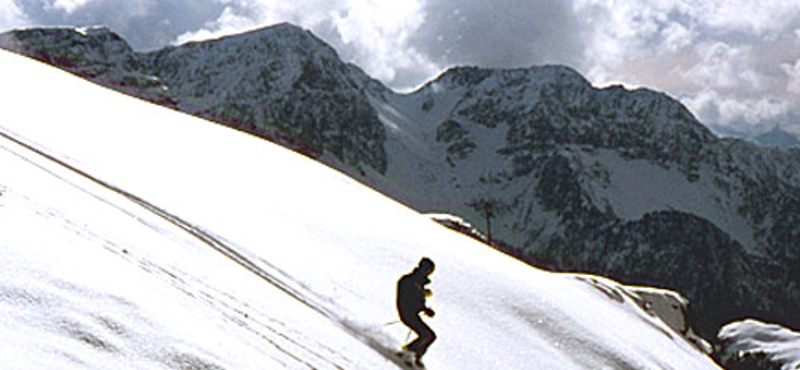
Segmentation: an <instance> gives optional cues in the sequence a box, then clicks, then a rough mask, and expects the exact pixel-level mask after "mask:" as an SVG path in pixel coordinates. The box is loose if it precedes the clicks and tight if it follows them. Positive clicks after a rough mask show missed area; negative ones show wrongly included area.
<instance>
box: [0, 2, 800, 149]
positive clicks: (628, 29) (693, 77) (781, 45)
mask: <svg viewBox="0 0 800 370" xmlns="http://www.w3.org/2000/svg"><path fill="white" fill-rule="evenodd" d="M279 22H290V23H294V24H296V25H299V26H301V27H304V28H306V29H309V30H311V31H312V32H313V33H314V34H316V35H317V36H318V37H320V38H321V39H323V40H324V41H326V42H327V43H329V44H331V45H332V46H333V47H334V48H335V49H336V50H337V51H338V52H339V54H340V56H341V57H342V58H343V59H344V60H346V61H348V62H352V63H354V64H356V65H358V66H360V67H361V68H362V69H364V70H365V71H366V72H367V73H368V74H370V75H371V76H373V77H374V78H377V79H379V80H381V81H382V82H384V83H385V84H386V85H388V86H390V87H392V88H394V89H395V90H398V91H408V90H411V89H413V88H414V87H417V86H419V85H420V84H422V83H424V82H426V81H428V80H430V79H432V78H434V77H435V76H436V75H438V74H439V73H441V71H443V70H444V69H446V68H447V67H451V66H455V65H477V66H481V67H500V68H513V67H527V66H531V65H541V64H563V65H567V66H570V67H572V68H575V69H576V70H577V71H579V72H580V73H581V74H583V75H584V76H586V77H587V78H588V79H589V80H590V81H591V82H592V83H593V84H594V85H596V86H598V87H603V86H608V85H610V84H623V85H625V86H626V87H628V88H637V87H646V88H650V89H654V90H658V91H663V92H666V93H668V94H670V95H671V96H673V97H675V98H678V99H680V100H681V101H682V102H683V103H684V104H685V105H686V106H688V107H689V109H690V110H691V111H692V112H693V113H694V114H695V115H696V116H697V117H698V118H699V119H700V120H701V121H702V122H703V123H706V124H713V125H720V126H724V127H728V128H732V129H736V130H740V131H746V132H753V131H755V132H760V131H765V130H767V129H770V128H772V127H774V126H775V125H776V124H779V125H781V127H783V128H784V129H787V130H790V131H794V132H795V133H798V134H800V99H798V97H800V1H796V0H762V1H758V2H756V1H752V0H653V1H649V0H492V1H487V0H404V1H388V0H384V1H380V0H294V1H285V0H284V1H281V0H125V1H121V0H0V31H5V30H8V29H12V28H19V27H31V26H43V25H69V26H73V25H74V26H86V25H97V24H102V25H106V26H109V27H110V28H111V29H113V30H114V31H116V32H118V33H119V34H121V35H122V36H123V37H124V38H125V39H127V40H128V41H129V42H130V43H131V45H132V46H133V47H134V49H137V50H153V49H158V48H160V47H163V46H166V45H170V44H177V43H181V42H185V41H190V40H202V39H207V38H211V37H219V36H222V35H226V34H232V33H238V32H243V31H247V30H251V29H254V28H259V27H264V26H268V25H271V24H275V23H279Z"/></svg>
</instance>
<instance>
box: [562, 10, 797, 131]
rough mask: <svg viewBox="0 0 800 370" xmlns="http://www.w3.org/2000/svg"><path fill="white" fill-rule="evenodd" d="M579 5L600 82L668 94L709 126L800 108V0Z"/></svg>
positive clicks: (782, 115) (589, 61)
mask: <svg viewBox="0 0 800 370" xmlns="http://www.w3.org/2000/svg"><path fill="white" fill-rule="evenodd" d="M575 5H576V6H575V9H576V12H577V13H578V14H580V15H581V16H579V18H580V19H582V20H587V21H585V22H583V23H582V24H581V27H582V28H585V29H589V30H590V31H588V32H589V34H590V35H591V37H592V42H590V43H589V47H588V49H587V52H586V58H585V59H584V63H583V64H582V66H583V69H584V70H586V71H588V77H589V78H590V80H592V81H593V82H594V83H597V84H601V85H604V84H606V83H609V82H622V83H623V84H625V85H628V86H647V87H650V88H654V89H657V90H662V91H666V92H668V93H670V94H672V95H674V96H678V97H680V98H681V99H682V101H684V102H685V103H686V104H687V105H688V106H689V107H690V109H692V111H694V112H695V113H696V115H697V116H698V117H699V118H700V119H701V121H705V122H707V123H716V124H740V125H752V126H755V125H762V124H764V123H765V122H777V121H781V120H784V119H786V117H789V116H791V115H792V113H793V112H797V111H798V110H800V104H798V103H796V102H795V100H796V94H797V93H798V92H800V65H798V63H797V61H798V60H800V31H798V30H800V2H797V1H778V0H767V1H760V2H753V1H749V0H748V1H745V0H663V1H653V2H641V1H637V0H576V3H575ZM782 123H794V122H782Z"/></svg>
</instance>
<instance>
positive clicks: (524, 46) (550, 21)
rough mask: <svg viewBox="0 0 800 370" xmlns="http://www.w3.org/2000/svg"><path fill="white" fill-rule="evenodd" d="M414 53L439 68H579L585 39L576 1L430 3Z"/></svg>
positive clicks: (444, 0)
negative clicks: (575, 9) (547, 65)
mask: <svg viewBox="0 0 800 370" xmlns="http://www.w3.org/2000/svg"><path fill="white" fill-rule="evenodd" d="M423 11H424V12H425V16H426V22H425V23H424V24H423V25H422V26H421V27H420V28H419V30H418V32H416V33H415V34H414V36H413V37H412V43H411V45H413V46H414V47H415V48H417V49H418V50H420V51H421V52H422V53H424V54H425V55H426V56H427V57H428V58H430V59H431V60H434V61H435V62H436V63H438V64H440V65H445V66H446V65H454V64H472V65H479V66H484V67H520V66H530V65H532V64H543V63H562V64H572V65H574V64H575V63H576V62H577V61H578V60H579V59H580V57H581V55H582V48H583V46H584V45H583V39H582V35H581V33H580V29H579V28H578V20H577V18H576V17H575V13H574V12H573V11H572V6H571V1H561V0H559V1H553V0H494V1H481V0H470V1H465V0H438V1H428V2H427V3H426V4H425V6H424V8H423Z"/></svg>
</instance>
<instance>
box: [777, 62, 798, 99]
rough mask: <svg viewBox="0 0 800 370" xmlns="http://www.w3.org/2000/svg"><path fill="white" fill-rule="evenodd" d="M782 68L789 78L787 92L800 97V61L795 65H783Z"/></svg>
mask: <svg viewBox="0 0 800 370" xmlns="http://www.w3.org/2000/svg"><path fill="white" fill-rule="evenodd" d="M781 67H782V68H783V70H784V71H785V72H786V76H787V78H788V81H787V83H786V91H788V92H790V93H792V94H798V95H800V59H798V60H797V61H796V62H795V63H794V64H788V63H787V64H782V65H781Z"/></svg>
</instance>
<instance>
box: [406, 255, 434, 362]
mask: <svg viewBox="0 0 800 370" xmlns="http://www.w3.org/2000/svg"><path fill="white" fill-rule="evenodd" d="M435 268H436V267H435V265H434V264H433V261H431V259H430V258H428V257H423V258H422V259H421V260H420V261H419V264H418V265H417V267H416V268H414V271H411V273H409V274H406V275H403V277H401V278H400V280H398V281H397V313H398V314H399V315H400V321H401V322H402V323H403V324H405V325H406V326H408V327H409V328H410V329H411V330H413V331H414V333H416V334H417V338H416V339H414V340H413V341H412V342H411V343H408V344H406V345H405V346H403V349H404V350H406V351H410V352H412V353H413V354H414V357H415V362H416V364H417V365H419V366H422V356H423V355H424V354H425V352H426V351H427V350H428V347H430V345H431V344H432V343H433V341H434V340H436V334H435V333H434V332H433V330H431V328H430V327H429V326H428V325H427V324H425V322H423V321H422V318H420V317H419V314H420V313H424V314H425V315H426V316H428V317H433V316H434V315H435V314H436V313H435V312H433V310H432V309H430V308H429V307H427V306H426V305H425V298H427V297H428V296H430V295H431V294H432V293H431V291H430V290H429V289H426V288H425V286H426V285H428V284H429V283H430V282H431V280H430V279H429V278H428V276H430V274H431V273H433V270H434V269H435Z"/></svg>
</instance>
